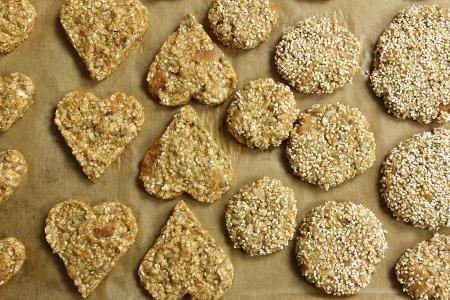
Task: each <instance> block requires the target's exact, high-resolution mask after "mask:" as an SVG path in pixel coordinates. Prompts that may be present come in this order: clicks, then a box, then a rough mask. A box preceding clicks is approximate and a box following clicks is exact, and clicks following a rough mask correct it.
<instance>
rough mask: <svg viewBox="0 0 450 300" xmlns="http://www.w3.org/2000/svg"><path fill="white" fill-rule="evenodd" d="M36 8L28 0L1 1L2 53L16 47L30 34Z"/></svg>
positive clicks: (0, 45) (0, 43) (0, 47)
mask: <svg viewBox="0 0 450 300" xmlns="http://www.w3.org/2000/svg"><path fill="white" fill-rule="evenodd" d="M35 19H36V10H35V9H34V7H33V5H32V4H31V3H30V1H28V0H2V1H0V54H6V53H9V52H11V51H13V50H14V49H16V48H17V47H18V46H19V45H20V44H22V43H23V42H24V41H25V40H26V39H27V38H28V36H29V35H30V33H31V31H32V30H33V27H34V20H35Z"/></svg>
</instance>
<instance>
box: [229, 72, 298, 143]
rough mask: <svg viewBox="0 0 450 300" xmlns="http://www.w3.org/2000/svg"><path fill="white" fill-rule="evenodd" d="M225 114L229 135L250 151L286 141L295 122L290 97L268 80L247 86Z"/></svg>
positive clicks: (294, 112) (286, 90) (286, 91)
mask: <svg viewBox="0 0 450 300" xmlns="http://www.w3.org/2000/svg"><path fill="white" fill-rule="evenodd" d="M231 101H232V102H231V104H230V106H229V107H228V113H227V125H228V130H229V131H230V133H231V134H232V135H233V136H234V137H235V138H236V139H237V140H238V141H239V142H240V143H242V144H245V145H246V146H247V147H250V148H258V149H261V150H266V149H268V148H271V147H276V146H279V145H280V144H281V143H282V142H283V141H284V140H285V139H287V138H288V137H289V132H290V130H291V129H292V127H293V126H294V122H295V120H296V119H297V109H296V103H295V98H294V94H293V93H292V92H291V90H290V89H289V87H288V86H286V85H284V84H282V83H277V82H275V81H274V80H273V79H271V78H262V79H258V80H254V81H250V82H249V83H247V84H246V85H245V86H244V87H243V88H242V89H241V90H239V91H238V92H237V93H236V94H235V95H234V96H233V97H232V100H231Z"/></svg>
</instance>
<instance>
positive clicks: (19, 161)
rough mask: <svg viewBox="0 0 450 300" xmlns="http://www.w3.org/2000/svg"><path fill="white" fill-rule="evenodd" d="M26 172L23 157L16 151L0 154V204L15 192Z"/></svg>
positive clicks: (26, 168)
mask: <svg viewBox="0 0 450 300" xmlns="http://www.w3.org/2000/svg"><path fill="white" fill-rule="evenodd" d="M27 171H28V165H27V162H26V160H25V157H24V156H23V154H22V153H20V152H19V151H17V150H6V151H2V152H0V204H2V203H3V202H5V201H6V200H8V199H9V197H11V195H12V194H13V193H14V192H15V191H16V190H17V188H18V187H19V185H20V183H21V182H22V179H23V178H24V177H25V175H26V174H27Z"/></svg>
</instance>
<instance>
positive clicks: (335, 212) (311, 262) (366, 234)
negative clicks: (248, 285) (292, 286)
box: [296, 201, 387, 296]
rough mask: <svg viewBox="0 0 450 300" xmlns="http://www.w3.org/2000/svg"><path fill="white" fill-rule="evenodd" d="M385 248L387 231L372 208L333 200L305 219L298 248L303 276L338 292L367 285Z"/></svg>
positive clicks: (337, 293)
mask: <svg viewBox="0 0 450 300" xmlns="http://www.w3.org/2000/svg"><path fill="white" fill-rule="evenodd" d="M386 249H387V242H386V238H385V231H384V230H383V228H382V224H381V222H380V221H379V220H378V219H377V217H376V216H375V215H374V214H373V213H372V212H371V211H370V210H369V209H367V208H365V207H364V206H362V205H360V204H355V203H352V202H342V203H336V202H334V201H328V202H326V203H325V204H323V205H321V206H319V207H317V208H315V209H313V210H312V211H311V212H309V213H308V214H307V216H306V217H305V218H304V219H303V220H302V222H301V225H300V230H299V235H298V240H297V248H296V250H297V261H298V264H299V268H300V271H301V273H302V274H303V276H305V278H306V279H307V280H308V281H309V282H311V283H313V284H314V285H315V286H316V287H317V288H319V289H321V290H323V291H325V292H326V293H327V294H332V295H335V296H344V295H354V294H357V293H358V292H359V291H360V290H361V289H362V288H364V287H366V286H367V285H368V284H369V283H370V279H371V277H372V273H373V272H374V271H375V266H376V264H378V263H379V262H380V260H381V259H382V258H383V257H384V254H385V251H386Z"/></svg>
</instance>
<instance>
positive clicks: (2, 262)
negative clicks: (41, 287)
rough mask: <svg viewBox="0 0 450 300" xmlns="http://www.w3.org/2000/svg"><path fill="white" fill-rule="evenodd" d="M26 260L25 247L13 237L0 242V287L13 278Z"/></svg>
mask: <svg viewBox="0 0 450 300" xmlns="http://www.w3.org/2000/svg"><path fill="white" fill-rule="evenodd" d="M26 258H27V255H26V252H25V246H24V245H23V244H22V242H21V241H19V240H18V239H16V238H14V237H7V238H4V239H2V240H0V286H2V285H4V284H6V283H8V281H10V280H11V278H13V277H14V276H15V275H16V274H17V272H19V270H20V268H22V265H23V263H24V262H25V260H26Z"/></svg>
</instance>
